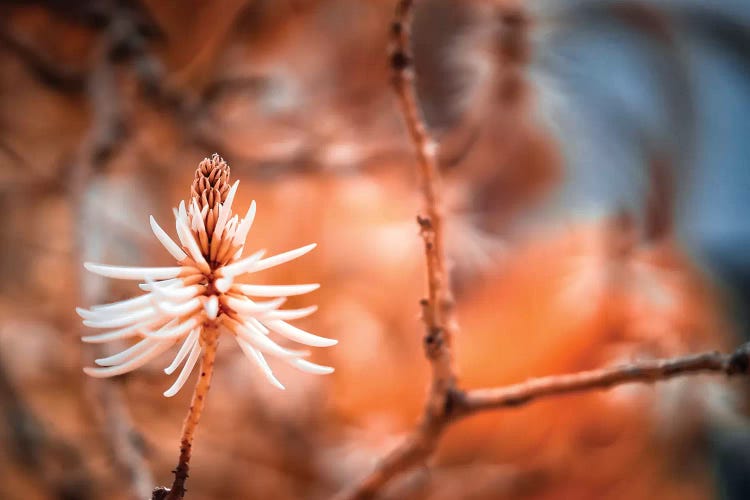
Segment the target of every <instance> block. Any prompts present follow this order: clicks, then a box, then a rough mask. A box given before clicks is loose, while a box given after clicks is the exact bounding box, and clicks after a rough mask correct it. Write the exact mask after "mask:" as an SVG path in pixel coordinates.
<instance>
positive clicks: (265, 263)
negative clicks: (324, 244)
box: [249, 243, 317, 273]
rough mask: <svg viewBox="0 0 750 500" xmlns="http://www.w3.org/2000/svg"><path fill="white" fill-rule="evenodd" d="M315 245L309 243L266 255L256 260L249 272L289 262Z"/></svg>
mask: <svg viewBox="0 0 750 500" xmlns="http://www.w3.org/2000/svg"><path fill="white" fill-rule="evenodd" d="M316 246H317V244H316V243H311V244H310V245H307V246H304V247H300V248H297V249H294V250H289V251H288V252H284V253H280V254H278V255H274V256H272V257H267V258H265V259H263V260H260V261H258V262H257V263H256V264H255V265H254V266H253V267H252V268H251V269H250V270H249V272H252V273H254V272H257V271H262V270H264V269H268V268H269V267H275V266H278V265H280V264H284V263H285V262H289V261H290V260H294V259H296V258H298V257H302V256H303V255H305V254H306V253H307V252H309V251H310V250H312V249H313V248H315V247H316Z"/></svg>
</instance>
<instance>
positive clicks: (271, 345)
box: [226, 318, 309, 358]
mask: <svg viewBox="0 0 750 500" xmlns="http://www.w3.org/2000/svg"><path fill="white" fill-rule="evenodd" d="M226 326H227V328H228V329H229V330H230V331H232V332H234V333H236V334H237V335H239V336H240V337H242V339H243V340H245V341H246V342H248V343H250V345H252V346H253V347H254V348H256V349H259V350H261V351H263V352H264V353H266V354H270V355H271V356H277V357H280V358H299V357H302V356H307V355H309V353H308V352H307V351H293V350H291V349H285V348H283V347H281V346H280V345H278V344H277V343H276V342H274V341H273V340H271V339H270V338H268V337H266V336H265V335H263V333H261V332H258V331H255V330H254V329H253V328H252V327H251V326H250V325H247V324H243V323H241V322H239V321H234V320H232V319H230V318H227V319H226Z"/></svg>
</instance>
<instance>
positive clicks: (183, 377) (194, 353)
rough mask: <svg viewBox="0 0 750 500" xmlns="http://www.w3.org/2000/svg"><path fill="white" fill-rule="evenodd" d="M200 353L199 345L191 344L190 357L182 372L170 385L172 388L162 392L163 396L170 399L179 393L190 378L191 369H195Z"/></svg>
mask: <svg viewBox="0 0 750 500" xmlns="http://www.w3.org/2000/svg"><path fill="white" fill-rule="evenodd" d="M200 353H201V346H200V343H198V342H196V343H195V344H193V349H192V350H191V351H190V356H189V357H188V359H187V361H186V362H185V366H183V367H182V371H181V372H180V374H179V375H178V376H177V380H175V381H174V384H172V387H170V388H169V389H167V390H166V391H164V395H165V396H166V397H168V398H171V397H172V396H174V395H175V394H177V393H178V392H179V391H180V389H182V386H183V385H185V382H186V381H187V379H188V377H189V376H190V373H191V372H192V371H193V368H195V363H196V362H197V361H198V357H200Z"/></svg>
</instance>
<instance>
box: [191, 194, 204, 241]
mask: <svg viewBox="0 0 750 500" xmlns="http://www.w3.org/2000/svg"><path fill="white" fill-rule="evenodd" d="M192 207H193V214H192V215H193V223H194V224H195V228H194V229H195V230H196V231H197V232H204V233H205V232H206V224H205V223H204V222H203V215H202V212H201V209H200V208H198V202H197V201H196V200H195V198H193V202H192Z"/></svg>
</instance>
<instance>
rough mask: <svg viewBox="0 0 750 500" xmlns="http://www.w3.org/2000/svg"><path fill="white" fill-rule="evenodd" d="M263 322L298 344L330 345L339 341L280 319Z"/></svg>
mask: <svg viewBox="0 0 750 500" xmlns="http://www.w3.org/2000/svg"><path fill="white" fill-rule="evenodd" d="M263 323H264V324H265V325H266V326H267V327H268V328H270V329H271V330H273V331H274V332H276V333H278V334H279V335H283V336H284V337H286V338H288V339H289V340H293V341H295V342H299V343H300V344H305V345H309V346H313V347H330V346H332V345H336V344H338V343H339V341H338V340H334V339H327V338H325V337H319V336H317V335H313V334H312V333H309V332H306V331H304V330H301V329H299V328H297V327H296V326H292V325H290V324H289V323H287V322H285V321H282V320H280V319H273V320H269V321H264V322H263Z"/></svg>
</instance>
